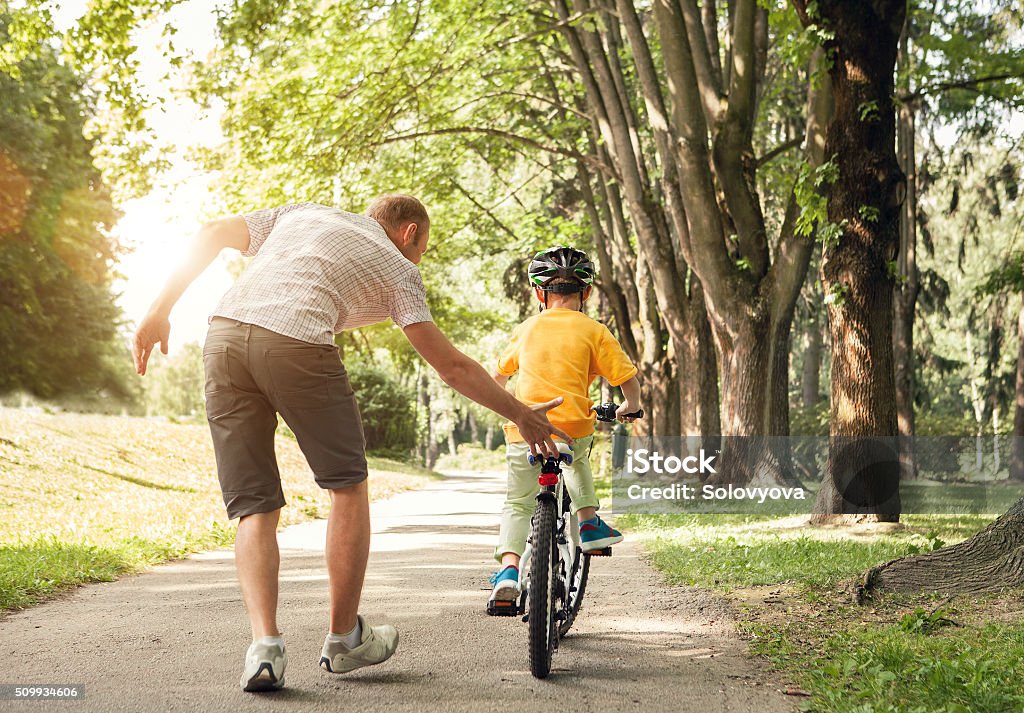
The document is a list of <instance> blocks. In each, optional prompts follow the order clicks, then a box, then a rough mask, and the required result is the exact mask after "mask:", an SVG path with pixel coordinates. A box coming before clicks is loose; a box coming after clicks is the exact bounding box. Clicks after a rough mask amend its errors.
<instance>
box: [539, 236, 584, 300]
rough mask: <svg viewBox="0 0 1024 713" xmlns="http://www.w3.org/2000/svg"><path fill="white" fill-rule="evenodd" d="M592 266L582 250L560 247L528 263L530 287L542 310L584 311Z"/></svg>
mask: <svg viewBox="0 0 1024 713" xmlns="http://www.w3.org/2000/svg"><path fill="white" fill-rule="evenodd" d="M594 275H595V271H594V263H592V262H591V261H590V258H589V257H587V254H586V253H585V252H583V251H582V250H577V249H575V248H570V247H567V246H560V247H557V248H550V249H548V250H542V251H541V252H539V253H537V254H536V255H535V256H534V258H533V260H532V261H531V262H530V268H529V277H530V284H532V285H533V287H534V294H535V295H536V296H537V299H538V300H539V301H540V302H541V303H543V304H544V306H545V307H549V308H550V307H563V308H567V309H578V310H581V311H582V309H583V304H584V303H585V302H586V300H587V298H588V297H590V292H591V290H592V289H593V288H592V284H593V282H594Z"/></svg>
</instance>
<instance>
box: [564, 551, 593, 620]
mask: <svg viewBox="0 0 1024 713" xmlns="http://www.w3.org/2000/svg"><path fill="white" fill-rule="evenodd" d="M589 574H590V558H589V557H587V556H586V555H585V554H583V550H581V549H580V548H579V547H577V548H576V554H575V556H574V558H573V563H572V571H571V572H570V573H569V577H568V582H569V592H568V595H567V596H566V604H565V618H564V619H562V621H561V622H560V623H559V624H558V636H559V637H563V636H565V635H566V634H567V633H569V629H571V628H572V625H573V622H575V621H576V615H577V614H579V612H580V607H581V606H583V595H584V593H586V591H587V576H588V575H589Z"/></svg>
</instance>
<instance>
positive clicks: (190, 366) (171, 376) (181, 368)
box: [146, 342, 205, 420]
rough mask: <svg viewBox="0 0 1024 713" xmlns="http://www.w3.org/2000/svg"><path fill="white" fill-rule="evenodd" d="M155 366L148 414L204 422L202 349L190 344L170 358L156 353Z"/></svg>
mask: <svg viewBox="0 0 1024 713" xmlns="http://www.w3.org/2000/svg"><path fill="white" fill-rule="evenodd" d="M151 364H152V367H151V369H150V370H149V372H147V381H146V402H147V403H146V405H147V411H148V412H149V413H151V414H157V415H160V416H167V417H169V418H175V419H176V418H185V419H192V420H202V419H204V417H205V406H204V402H203V385H204V383H205V375H204V373H203V348H202V346H201V345H199V344H197V343H196V342H190V343H189V344H185V345H183V346H182V347H181V349H180V350H179V351H177V352H175V354H174V356H172V357H170V358H169V359H168V358H160V357H158V356H157V354H155V353H154V355H153V358H152V360H151Z"/></svg>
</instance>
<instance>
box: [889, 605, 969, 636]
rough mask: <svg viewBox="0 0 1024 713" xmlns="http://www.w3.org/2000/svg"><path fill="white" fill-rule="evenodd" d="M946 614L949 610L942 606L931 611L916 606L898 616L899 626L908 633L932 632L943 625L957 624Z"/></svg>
mask: <svg viewBox="0 0 1024 713" xmlns="http://www.w3.org/2000/svg"><path fill="white" fill-rule="evenodd" d="M947 614H949V612H948V611H947V610H946V609H943V608H942V607H936V608H935V609H932V610H931V611H928V610H927V609H925V608H924V607H917V608H916V609H914V611H912V612H910V613H909V614H904V615H903V616H902V617H901V618H900V621H899V627H900V629H902V630H903V631H905V632H907V633H908V634H933V633H935V632H936V631H938V630H939V629H941V628H943V627H945V626H956V625H957V624H956V622H955V621H953V620H952V619H950V618H949V617H948V616H947Z"/></svg>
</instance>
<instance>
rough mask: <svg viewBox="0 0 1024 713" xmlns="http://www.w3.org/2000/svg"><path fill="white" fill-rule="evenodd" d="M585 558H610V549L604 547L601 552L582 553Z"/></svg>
mask: <svg viewBox="0 0 1024 713" xmlns="http://www.w3.org/2000/svg"><path fill="white" fill-rule="evenodd" d="M583 554H585V555H586V556H587V557H611V556H612V548H611V547H605V548H604V549H603V550H592V551H591V552H584V553H583Z"/></svg>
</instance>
